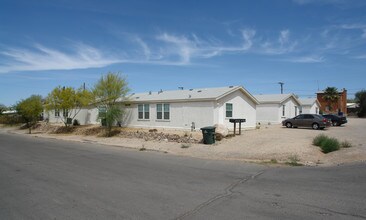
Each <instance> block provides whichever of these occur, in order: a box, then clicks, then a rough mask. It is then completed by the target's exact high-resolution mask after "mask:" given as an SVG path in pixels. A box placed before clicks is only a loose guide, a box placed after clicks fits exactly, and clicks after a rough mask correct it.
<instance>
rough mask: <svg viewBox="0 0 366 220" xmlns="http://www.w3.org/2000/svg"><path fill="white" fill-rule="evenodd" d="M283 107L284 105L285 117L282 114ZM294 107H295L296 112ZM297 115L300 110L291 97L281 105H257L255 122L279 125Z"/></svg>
mask: <svg viewBox="0 0 366 220" xmlns="http://www.w3.org/2000/svg"><path fill="white" fill-rule="evenodd" d="M283 105H285V115H283V112H282V108H283V107H282V106H283ZM295 106H296V107H297V112H296V110H295ZM298 114H300V108H299V106H298V105H297V104H296V102H295V100H294V99H293V98H292V97H291V98H289V99H287V100H285V101H284V102H282V103H281V104H275V103H272V104H270V103H268V104H259V105H257V122H259V123H261V124H267V123H271V124H279V123H281V122H282V121H283V120H285V119H286V118H293V117H295V116H296V115H298Z"/></svg>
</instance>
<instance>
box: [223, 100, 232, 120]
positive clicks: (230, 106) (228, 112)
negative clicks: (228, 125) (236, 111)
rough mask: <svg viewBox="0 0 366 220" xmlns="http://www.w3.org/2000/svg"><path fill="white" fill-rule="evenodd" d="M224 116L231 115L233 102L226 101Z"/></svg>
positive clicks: (230, 116) (228, 116)
mask: <svg viewBox="0 0 366 220" xmlns="http://www.w3.org/2000/svg"><path fill="white" fill-rule="evenodd" d="M225 116H226V117H227V118H232V117H233V104H232V103H226V114H225Z"/></svg>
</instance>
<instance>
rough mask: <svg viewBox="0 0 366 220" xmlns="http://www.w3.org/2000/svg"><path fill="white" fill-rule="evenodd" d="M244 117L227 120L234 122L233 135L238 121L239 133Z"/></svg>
mask: <svg viewBox="0 0 366 220" xmlns="http://www.w3.org/2000/svg"><path fill="white" fill-rule="evenodd" d="M245 121H246V120H245V118H232V119H229V122H231V123H234V136H235V134H236V123H239V135H241V123H243V122H245Z"/></svg>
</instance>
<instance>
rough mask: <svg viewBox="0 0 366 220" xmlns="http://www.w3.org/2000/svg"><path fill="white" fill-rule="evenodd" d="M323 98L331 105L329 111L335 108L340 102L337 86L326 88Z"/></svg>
mask: <svg viewBox="0 0 366 220" xmlns="http://www.w3.org/2000/svg"><path fill="white" fill-rule="evenodd" d="M323 99H324V100H325V101H327V103H328V106H329V111H332V110H333V106H334V104H335V103H337V102H338V99H339V92H338V90H337V88H336V87H327V88H326V89H325V90H324V95H323Z"/></svg>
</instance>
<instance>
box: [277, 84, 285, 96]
mask: <svg viewBox="0 0 366 220" xmlns="http://www.w3.org/2000/svg"><path fill="white" fill-rule="evenodd" d="M278 84H280V85H281V94H283V84H285V83H284V82H278Z"/></svg>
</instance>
